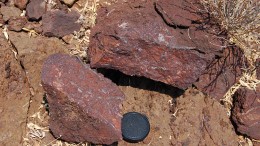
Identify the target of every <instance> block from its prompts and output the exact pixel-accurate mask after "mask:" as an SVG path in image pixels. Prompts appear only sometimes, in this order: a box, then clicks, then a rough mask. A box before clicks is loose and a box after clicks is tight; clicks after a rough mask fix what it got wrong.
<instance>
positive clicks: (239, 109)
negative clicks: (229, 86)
mask: <svg viewBox="0 0 260 146" xmlns="http://www.w3.org/2000/svg"><path fill="white" fill-rule="evenodd" d="M234 99H235V101H234V108H233V109H232V120H233V121H234V123H235V124H236V126H237V131H238V132H240V133H242V134H245V135H247V136H249V137H251V138H253V139H257V140H260V132H259V131H260V122H259V121H260V86H259V85H258V87H257V90H256V91H253V90H249V89H247V88H240V89H238V91H237V92H236V93H235V95H234Z"/></svg>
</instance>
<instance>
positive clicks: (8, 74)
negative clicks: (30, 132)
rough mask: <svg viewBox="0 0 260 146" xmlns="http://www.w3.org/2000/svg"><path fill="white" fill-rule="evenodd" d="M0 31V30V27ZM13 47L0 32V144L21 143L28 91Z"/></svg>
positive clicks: (16, 145)
mask: <svg viewBox="0 0 260 146" xmlns="http://www.w3.org/2000/svg"><path fill="white" fill-rule="evenodd" d="M0 31H1V32H2V30H1V29H0ZM12 50H13V48H11V46H10V45H9V44H8V42H7V41H6V39H4V36H3V35H2V34H0V62H1V63H0V72H1V73H0V131H1V132H0V145H1V146H18V145H22V140H23V136H24V135H25V128H26V120H27V111H28V107H29V100H30V96H31V95H30V91H29V84H28V81H27V79H26V75H25V72H24V70H23V69H22V67H21V65H20V62H19V61H17V60H16V58H15V55H14V53H13V51H12Z"/></svg>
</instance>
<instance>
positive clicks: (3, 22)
mask: <svg viewBox="0 0 260 146" xmlns="http://www.w3.org/2000/svg"><path fill="white" fill-rule="evenodd" d="M4 24H5V21H4V19H3V15H1V14H0V27H1V26H2V25H4Z"/></svg>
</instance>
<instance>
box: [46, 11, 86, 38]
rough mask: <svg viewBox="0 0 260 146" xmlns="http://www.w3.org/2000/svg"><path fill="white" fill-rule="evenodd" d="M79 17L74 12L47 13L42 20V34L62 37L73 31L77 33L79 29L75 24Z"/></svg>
mask: <svg viewBox="0 0 260 146" xmlns="http://www.w3.org/2000/svg"><path fill="white" fill-rule="evenodd" d="M79 16H80V15H79V13H77V12H76V11H71V12H68V13H67V12H65V11H61V10H54V11H49V12H47V13H46V14H44V15H43V18H42V28H43V34H44V35H46V36H49V37H50V36H56V37H63V36H65V35H68V34H71V33H73V32H74V31H79V29H80V27H81V25H80V24H79V23H77V20H78V19H79Z"/></svg>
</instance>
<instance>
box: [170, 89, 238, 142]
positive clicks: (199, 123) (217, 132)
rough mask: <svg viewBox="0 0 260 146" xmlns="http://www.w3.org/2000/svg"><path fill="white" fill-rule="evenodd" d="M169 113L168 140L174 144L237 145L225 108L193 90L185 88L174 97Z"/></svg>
mask: <svg viewBox="0 0 260 146" xmlns="http://www.w3.org/2000/svg"><path fill="white" fill-rule="evenodd" d="M173 113H175V117H174V118H175V120H173V121H172V122H171V128H172V135H171V139H172V145H174V146H177V145H185V146H194V145H214V146H220V145H226V146H236V145H238V142H237V135H236V133H235V130H234V128H233V125H232V124H231V122H230V120H229V116H228V115H227V112H226V109H225V108H224V107H223V106H222V105H221V104H220V103H219V102H218V101H216V100H214V99H212V98H210V97H208V96H205V95H204V94H203V93H202V92H200V91H198V90H197V89H188V90H186V92H185V93H184V95H183V96H181V97H179V98H177V99H176V106H175V108H174V110H173Z"/></svg>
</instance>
